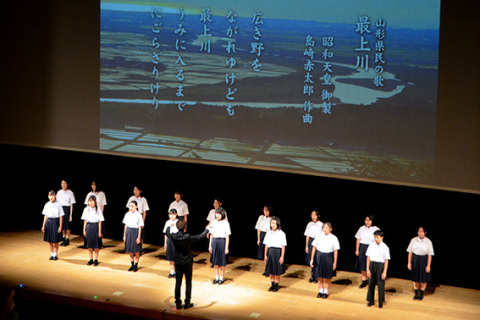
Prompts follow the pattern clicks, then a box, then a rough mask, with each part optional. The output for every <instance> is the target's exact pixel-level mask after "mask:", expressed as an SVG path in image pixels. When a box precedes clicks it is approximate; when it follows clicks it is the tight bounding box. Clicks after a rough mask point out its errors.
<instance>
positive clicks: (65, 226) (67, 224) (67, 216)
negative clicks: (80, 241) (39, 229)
mask: <svg viewBox="0 0 480 320" xmlns="http://www.w3.org/2000/svg"><path fill="white" fill-rule="evenodd" d="M62 209H63V213H64V216H63V223H62V230H70V229H71V227H70V207H69V206H68V207H67V206H62Z"/></svg>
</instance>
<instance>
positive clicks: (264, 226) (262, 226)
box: [255, 214, 272, 232]
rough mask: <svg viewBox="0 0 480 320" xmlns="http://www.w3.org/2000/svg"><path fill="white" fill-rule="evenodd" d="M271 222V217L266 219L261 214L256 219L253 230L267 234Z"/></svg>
mask: <svg viewBox="0 0 480 320" xmlns="http://www.w3.org/2000/svg"><path fill="white" fill-rule="evenodd" d="M271 220H272V218H271V217H267V216H266V215H264V214H262V215H261V216H259V217H258V219H257V224H256V225H255V229H257V230H260V231H263V232H268V231H269V230H270V221H271Z"/></svg>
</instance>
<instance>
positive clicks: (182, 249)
mask: <svg viewBox="0 0 480 320" xmlns="http://www.w3.org/2000/svg"><path fill="white" fill-rule="evenodd" d="M177 229H178V232H177V233H174V234H171V233H170V227H168V228H167V230H166V233H165V234H166V236H167V237H168V239H170V240H171V241H172V242H173V245H174V246H175V272H176V279H175V305H176V310H179V309H181V308H182V299H180V289H181V287H182V280H183V275H185V282H186V288H185V304H184V306H183V307H184V308H185V309H188V308H191V307H193V304H192V302H191V300H192V270H193V257H192V252H191V251H190V245H191V243H192V242H196V241H199V240H201V239H204V238H205V239H206V236H207V233H208V229H205V230H204V231H203V232H202V233H201V234H198V235H191V234H189V233H187V232H186V229H187V222H186V221H185V220H178V221H177Z"/></svg>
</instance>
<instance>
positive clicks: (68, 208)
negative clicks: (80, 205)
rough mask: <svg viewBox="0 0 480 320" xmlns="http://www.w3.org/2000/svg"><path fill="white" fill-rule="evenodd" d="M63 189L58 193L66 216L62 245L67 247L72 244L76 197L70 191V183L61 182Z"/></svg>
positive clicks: (58, 198)
mask: <svg viewBox="0 0 480 320" xmlns="http://www.w3.org/2000/svg"><path fill="white" fill-rule="evenodd" d="M61 187H62V189H61V190H59V191H58V192H57V201H58V202H60V204H61V205H62V208H63V212H64V214H65V216H64V218H63V225H62V228H63V230H62V233H63V242H62V243H61V244H60V245H61V246H62V247H66V246H68V245H69V244H70V234H71V225H72V223H71V222H72V221H73V205H74V204H75V203H76V202H75V195H74V194H73V192H72V190H70V189H68V183H67V181H66V180H65V179H63V180H62V182H61Z"/></svg>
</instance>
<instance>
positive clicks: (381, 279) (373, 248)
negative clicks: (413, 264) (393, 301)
mask: <svg viewBox="0 0 480 320" xmlns="http://www.w3.org/2000/svg"><path fill="white" fill-rule="evenodd" d="M373 236H374V239H375V242H373V243H372V244H370V245H369V246H368V249H367V253H366V255H367V276H368V278H369V279H370V281H369V283H368V293H367V301H368V304H367V306H368V307H370V306H372V305H373V304H374V301H375V286H376V285H378V307H379V308H382V307H383V303H384V302H385V279H386V278H387V269H388V262H389V260H390V249H389V248H388V246H387V245H386V244H385V243H384V242H383V231H380V230H377V231H375V232H374V234H373Z"/></svg>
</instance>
